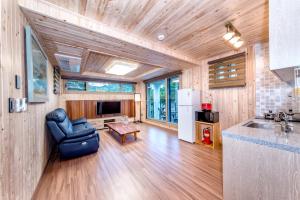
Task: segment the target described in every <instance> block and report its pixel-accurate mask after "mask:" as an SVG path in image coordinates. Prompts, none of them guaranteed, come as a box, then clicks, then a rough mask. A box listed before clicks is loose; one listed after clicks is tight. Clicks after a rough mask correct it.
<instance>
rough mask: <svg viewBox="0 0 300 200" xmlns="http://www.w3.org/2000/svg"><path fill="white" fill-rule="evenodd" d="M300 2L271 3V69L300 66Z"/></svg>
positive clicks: (291, 0) (282, 0) (277, 1)
mask: <svg viewBox="0 0 300 200" xmlns="http://www.w3.org/2000/svg"><path fill="white" fill-rule="evenodd" d="M299 10H300V1H299V0H289V1H286V0H272V1H269V52H270V69H271V70H276V69H283V68H288V67H294V66H300V56H299V55H300V26H299V22H300V15H299Z"/></svg>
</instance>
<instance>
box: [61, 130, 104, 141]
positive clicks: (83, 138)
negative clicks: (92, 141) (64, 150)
mask: <svg viewBox="0 0 300 200" xmlns="http://www.w3.org/2000/svg"><path fill="white" fill-rule="evenodd" d="M92 137H97V139H98V141H99V134H98V132H94V133H93V134H89V135H86V136H83V137H77V138H70V139H66V140H64V141H63V142H62V144H66V143H73V142H82V141H85V140H87V139H89V138H92Z"/></svg>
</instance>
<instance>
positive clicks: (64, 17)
mask: <svg viewBox="0 0 300 200" xmlns="http://www.w3.org/2000/svg"><path fill="white" fill-rule="evenodd" d="M19 1H20V2H19V4H20V6H21V8H22V10H23V12H24V14H25V16H26V17H27V19H28V20H29V22H30V24H31V26H32V27H33V29H34V30H35V31H36V33H37V35H38V38H39V40H41V43H42V45H43V46H44V48H45V51H46V53H47V55H48V57H49V59H50V61H51V63H52V64H53V65H57V62H56V59H55V58H54V56H53V55H54V54H55V53H65V54H67V55H73V56H78V57H81V58H82V66H83V67H82V70H81V74H85V75H90V76H91V75H94V76H99V77H107V75H105V74H103V68H104V67H105V63H106V62H107V61H108V60H110V59H113V58H114V57H117V58H120V59H128V60H131V61H135V62H138V63H140V65H141V66H142V67H141V69H140V71H136V72H135V73H132V74H130V75H128V77H122V79H127V78H128V79H135V80H142V79H145V77H147V78H152V76H155V75H161V74H162V73H167V72H170V71H175V70H179V69H183V68H189V67H193V66H197V65H199V63H200V61H201V60H202V59H204V58H208V57H211V56H216V55H218V54H222V53H224V52H227V51H229V50H232V49H231V47H229V46H227V45H226V44H225V42H224V41H223V39H222V36H223V34H224V33H225V31H226V30H225V26H224V25H225V23H226V22H228V21H231V22H232V23H233V25H234V26H235V27H236V28H237V29H238V30H239V32H240V33H241V34H242V38H243V40H244V41H246V44H253V43H256V42H265V41H268V0H253V1H249V0H47V1H42V0H19ZM159 33H163V34H165V35H166V39H165V40H164V41H158V40H157V35H158V34H159ZM142 72H144V73H142ZM134 77H135V78H134ZM112 78H115V79H117V78H118V77H112Z"/></svg>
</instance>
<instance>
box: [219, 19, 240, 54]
mask: <svg viewBox="0 0 300 200" xmlns="http://www.w3.org/2000/svg"><path fill="white" fill-rule="evenodd" d="M225 27H226V30H227V31H226V33H225V35H223V39H224V40H225V41H226V42H228V43H229V44H231V46H233V47H234V48H236V49H238V48H240V47H241V46H242V45H243V44H244V41H243V40H242V39H241V34H240V33H239V32H238V30H237V29H236V28H235V27H234V26H233V25H232V24H231V23H230V22H228V23H227V24H226V25H225Z"/></svg>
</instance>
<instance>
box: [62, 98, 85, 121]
mask: <svg viewBox="0 0 300 200" xmlns="http://www.w3.org/2000/svg"><path fill="white" fill-rule="evenodd" d="M66 107H67V110H66V112H67V113H68V116H69V118H70V119H71V120H74V119H78V118H80V117H84V116H86V112H85V102H84V101H66Z"/></svg>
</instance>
